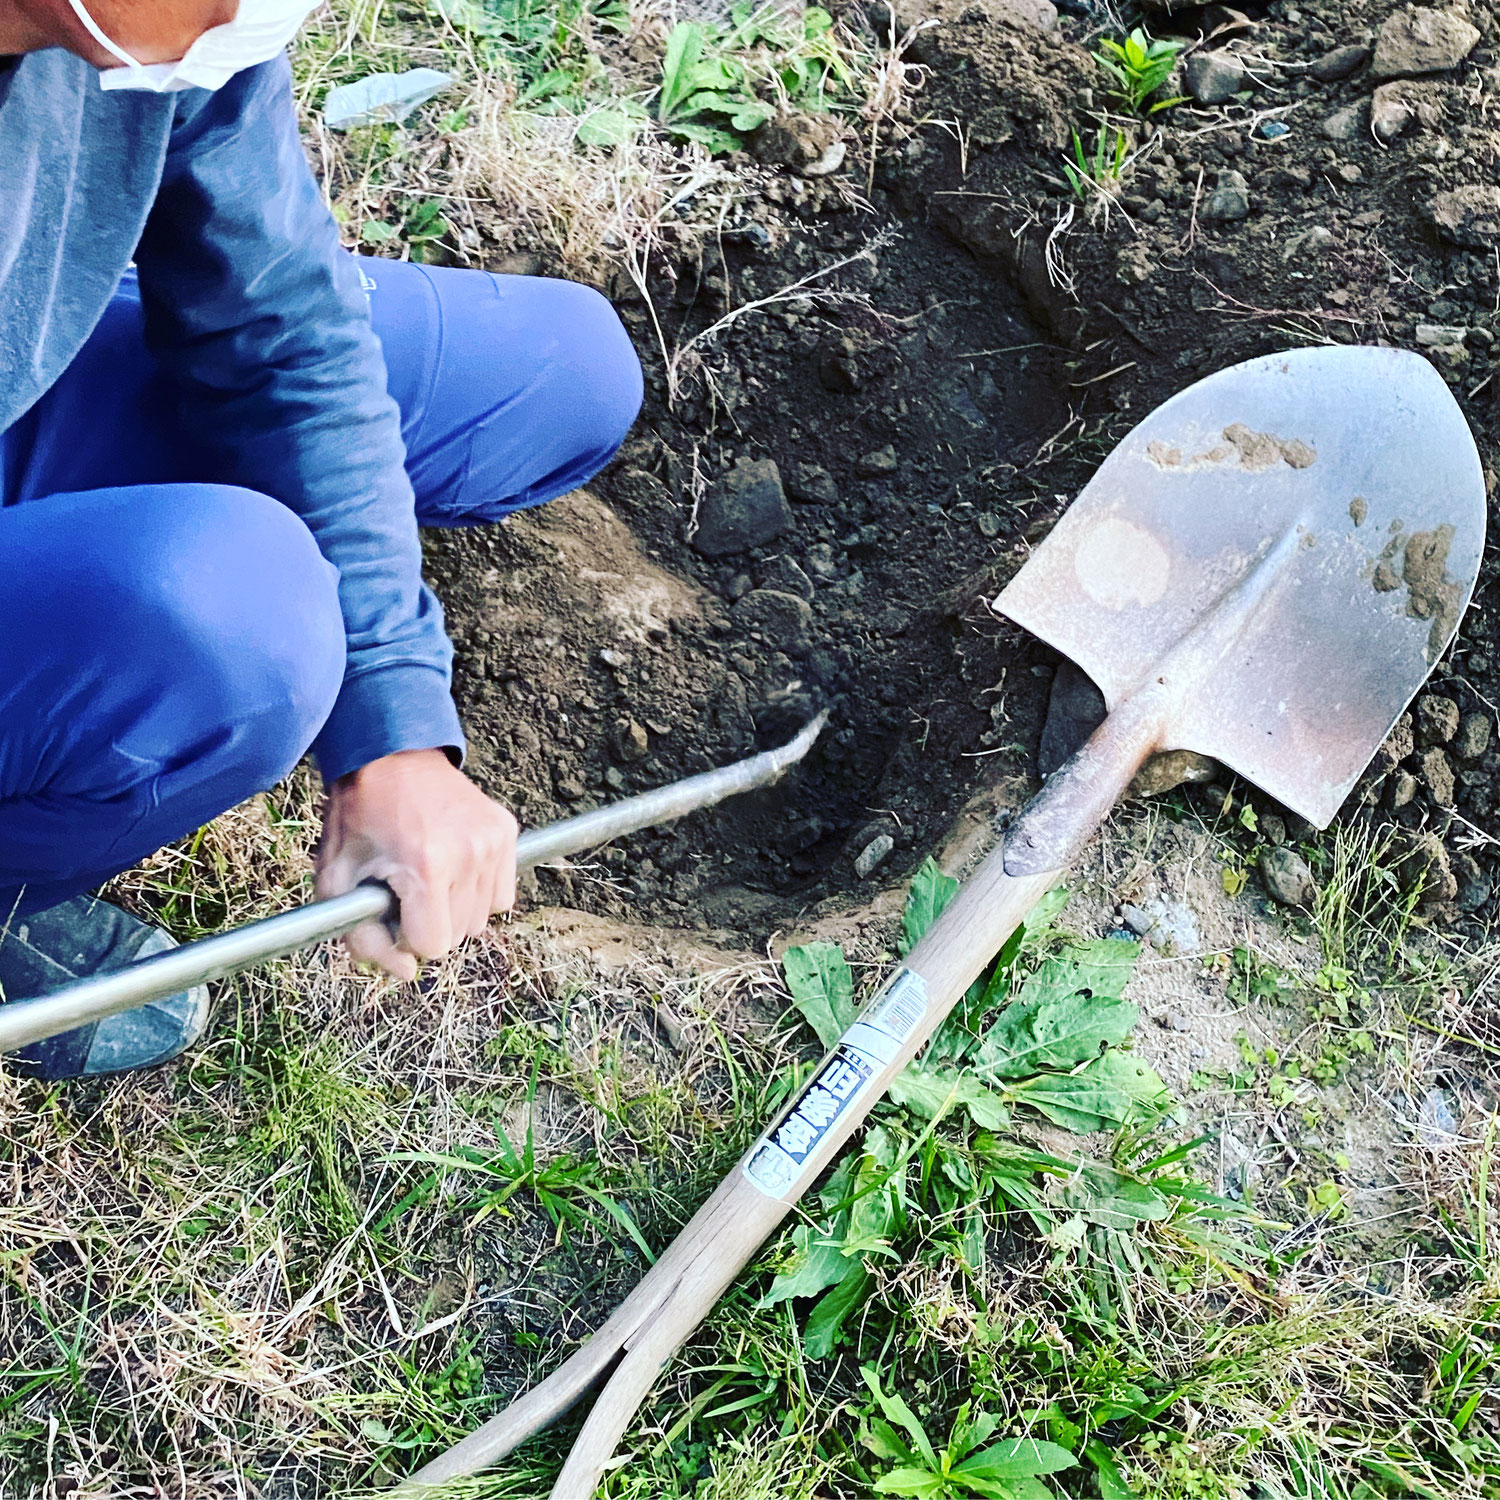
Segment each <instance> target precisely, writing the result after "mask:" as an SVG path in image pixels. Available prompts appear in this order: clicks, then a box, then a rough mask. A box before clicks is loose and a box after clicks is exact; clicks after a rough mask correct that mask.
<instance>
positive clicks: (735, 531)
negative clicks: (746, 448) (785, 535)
mask: <svg viewBox="0 0 1500 1500" xmlns="http://www.w3.org/2000/svg"><path fill="white" fill-rule="evenodd" d="M791 524H792V508H791V506H789V505H788V504H787V503H786V494H785V492H784V491H783V490H782V488H781V473H780V471H779V470H778V469H777V467H776V465H775V463H774V462H773V461H772V460H771V459H769V458H753V459H741V460H740V462H739V463H737V464H735V466H734V467H733V468H732V469H730V470H729V472H728V473H727V474H725V475H724V476H723V478H722V479H720V480H719V481H718V483H717V484H715V485H714V486H713V487H712V488H711V489H710V490H709V491H708V493H707V494H706V495H705V496H704V497H703V501H702V503H701V504H700V505H699V507H698V529H697V531H695V532H694V533H693V539H692V541H693V546H694V547H695V548H696V549H697V550H698V551H699V552H701V553H702V554H703V555H704V556H705V557H725V556H728V555H729V554H730V553H734V552H744V551H745V550H746V549H747V548H750V547H761V546H764V545H765V544H766V543H767V542H770V541H774V540H775V539H776V538H777V537H779V536H780V535H781V533H782V532H783V531H785V530H787V528H788V527H789V526H791Z"/></svg>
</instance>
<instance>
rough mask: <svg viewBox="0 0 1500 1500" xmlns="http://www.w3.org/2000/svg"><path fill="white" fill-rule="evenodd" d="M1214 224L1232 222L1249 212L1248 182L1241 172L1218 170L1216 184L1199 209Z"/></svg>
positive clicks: (1244, 216)
mask: <svg viewBox="0 0 1500 1500" xmlns="http://www.w3.org/2000/svg"><path fill="white" fill-rule="evenodd" d="M1199 212H1200V213H1201V215H1202V217H1203V218H1205V219H1207V220H1209V221H1210V222H1211V223H1215V224H1232V223H1234V222H1235V221H1236V220H1239V219H1243V218H1246V217H1248V215H1249V213H1250V184H1249V183H1248V182H1246V181H1245V177H1244V174H1243V173H1241V172H1234V171H1230V172H1220V173H1219V181H1218V185H1217V186H1216V187H1215V188H1214V190H1213V192H1211V193H1210V194H1209V195H1208V197H1207V198H1206V199H1205V200H1204V202H1203V207H1202V209H1201V210H1200V211H1199Z"/></svg>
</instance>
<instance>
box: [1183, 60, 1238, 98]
mask: <svg viewBox="0 0 1500 1500" xmlns="http://www.w3.org/2000/svg"><path fill="white" fill-rule="evenodd" d="M1184 71H1185V76H1186V78H1187V90H1188V93H1190V94H1191V95H1192V96H1193V98H1194V99H1196V100H1197V101H1198V103H1199V104H1223V103H1224V102H1225V101H1226V100H1229V99H1233V98H1234V96H1235V95H1236V94H1237V93H1239V91H1240V90H1241V89H1242V88H1244V86H1245V65H1244V63H1242V62H1241V61H1240V60H1239V58H1237V57H1236V56H1235V55H1234V54H1233V53H1232V52H1195V53H1194V54H1193V55H1192V56H1191V57H1190V58H1188V60H1187V67H1186V69H1185V70H1184Z"/></svg>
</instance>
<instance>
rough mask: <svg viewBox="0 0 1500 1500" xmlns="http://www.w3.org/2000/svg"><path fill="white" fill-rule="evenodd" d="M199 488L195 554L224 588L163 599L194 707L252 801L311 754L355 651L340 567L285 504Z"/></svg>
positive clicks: (159, 602)
mask: <svg viewBox="0 0 1500 1500" xmlns="http://www.w3.org/2000/svg"><path fill="white" fill-rule="evenodd" d="M194 488H195V489H197V490H198V491H199V493H200V496H201V497H202V500H201V501H200V503H203V504H204V509H205V511H206V512H207V517H208V519H206V523H205V524H203V525H201V526H200V527H198V528H195V530H194V535H193V538H192V544H191V546H190V548H189V552H190V555H191V556H192V557H193V566H194V567H195V568H196V569H197V571H198V572H199V573H200V576H207V577H211V578H216V579H218V580H219V581H220V583H221V584H222V587H220V588H217V589H213V590H210V589H207V588H198V589H194V590H192V591H191V592H190V593H188V594H186V595H185V594H184V592H183V591H181V590H178V591H176V592H175V594H174V597H173V598H172V599H171V600H170V601H166V600H162V599H160V598H158V600H157V601H156V604H157V607H158V608H162V607H165V608H166V609H167V610H168V612H169V615H170V619H171V626H172V629H173V632H174V634H175V635H176V637H177V638H178V640H180V641H181V642H182V645H183V653H184V661H183V667H184V669H185V673H184V675H185V687H186V692H185V693H184V700H185V706H186V707H187V708H188V709H189V710H190V711H192V710H197V711H198V712H199V713H201V715H202V718H201V721H200V722H201V726H202V731H203V732H206V733H208V734H210V735H217V736H219V737H220V740H221V744H222V746H223V751H224V752H225V753H226V755H227V756H228V758H229V759H230V760H232V761H233V763H234V768H235V771H236V772H237V775H238V778H239V779H240V780H241V781H242V782H243V783H244V784H245V789H246V790H245V795H249V794H250V793H252V792H254V791H257V790H261V789H263V788H265V787H268V786H271V785H273V784H274V783H275V782H277V781H279V780H280V779H281V778H282V777H283V776H285V775H286V774H287V773H288V772H289V771H290V770H291V769H292V767H293V766H295V765H296V764H297V762H298V761H299V760H300V759H301V758H302V756H303V755H304V754H306V752H307V749H308V747H309V746H310V745H311V744H312V742H313V739H314V737H315V736H316V735H317V733H318V731H319V730H320V729H321V728H322V727H323V723H324V720H326V719H327V717H328V715H329V713H330V711H331V710H332V708H333V704H334V700H335V698H337V696H338V692H339V688H340V686H341V684H342V682H343V676H344V665H345V657H346V653H347V644H346V638H345V631H344V622H343V615H342V611H341V610H340V608H339V597H338V570H337V569H336V568H334V567H333V565H332V564H331V563H329V562H328V561H327V559H325V558H324V557H323V555H322V553H321V552H319V550H318V545H317V543H316V541H314V539H313V535H312V533H311V532H310V531H309V530H308V529H307V527H306V526H305V525H304V524H303V522H302V521H301V520H300V519H299V518H298V517H297V516H296V515H294V514H293V513H292V512H291V511H290V510H288V509H287V508H286V507H285V506H284V505H281V504H280V503H278V502H277V501H275V500H272V499H270V498H268V497H267V496H264V495H261V494H258V493H256V492H254V491H251V490H240V489H230V488H228V487H222V486H195V487H194ZM205 490H207V491H209V494H208V495H204V494H203V492H204V491H205ZM205 502H206V503H205ZM225 769H226V770H227V769H228V768H227V767H226V768H225Z"/></svg>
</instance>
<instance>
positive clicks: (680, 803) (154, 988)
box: [0, 712, 828, 1053]
mask: <svg viewBox="0 0 1500 1500" xmlns="http://www.w3.org/2000/svg"><path fill="white" fill-rule="evenodd" d="M827 721H828V715H827V713H826V712H825V713H820V714H819V715H818V716H817V717H816V718H815V719H813V720H812V722H811V723H809V724H807V725H806V726H805V727H804V728H803V729H802V730H800V731H799V732H798V734H797V735H796V736H795V737H794V738H793V739H791V740H789V741H788V742H787V743H786V744H785V745H781V746H779V747H778V748H777V749H775V750H766V751H763V752H762V753H761V754H759V755H752V756H750V757H749V758H748V759H746V760H741V761H736V762H735V763H734V764H733V765H730V766H721V767H720V768H719V769H717V770H714V771H704V772H703V773H702V774H701V775H698V776H689V777H687V778H686V779H685V780H683V781H674V782H673V783H672V784H671V785H670V786H664V787H659V788H657V790H656V791H654V792H643V793H642V794H641V795H640V796H638V797H626V798H625V799H624V800H623V801H620V802H614V803H611V804H610V805H609V806H608V807H600V808H596V809H595V810H594V811H593V812H586V813H580V814H579V816H578V817H576V818H564V819H563V820H562V821H561V822H560V823H552V824H549V825H548V826H547V827H545V828H533V829H528V830H527V831H526V832H525V833H523V834H522V835H521V836H520V838H519V839H518V840H517V841H516V866H517V868H518V869H521V870H530V869H532V868H534V867H535V866H537V865H540V864H545V863H546V862H547V861H548V860H552V859H561V858H563V857H564V856H565V855H569V854H577V853H579V852H580V851H581V850H584V849H592V848H596V847H597V846H598V845H600V844H607V843H608V842H609V841H610V840H611V839H617V838H621V837H623V836H624V835H625V834H627V833H635V832H638V831H639V830H640V829H642V828H652V827H655V826H656V825H658V824H660V823H670V822H672V821H673V820H674V819H676V818H681V817H684V816H686V815H687V814H688V813H690V812H697V811H698V810H699V809H700V808H705V807H712V806H713V805H714V804H715V803H718V802H722V801H724V800H725V799H726V798H727V797H734V796H737V795H738V794H739V793H741V792H748V791H753V790H754V789H755V788H757V787H763V786H767V785H769V784H770V783H771V782H773V781H775V780H777V778H778V777H780V776H781V775H782V773H783V772H785V771H786V770H788V769H789V768H790V767H791V766H794V765H796V764H797V762H798V761H800V760H801V759H802V758H803V757H804V756H805V755H806V754H807V752H808V751H809V750H810V749H811V748H812V745H813V742H814V741H815V740H816V739H817V737H818V735H819V734H820V733H821V732H822V730H823V726H824V724H826V723H827ZM396 912H397V902H396V897H395V895H394V894H393V893H392V891H391V889H390V887H389V886H386V885H383V884H381V883H380V882H378V881H367V882H366V883H364V884H363V885H358V886H356V887H355V888H354V889H353V890H352V891H346V892H345V893H344V894H343V895H342V896H332V897H330V898H329V899H328V900H326V901H313V902H310V903H309V904H308V905H306V906H299V907H295V908H294V909H293V910H291V911H288V912H282V913H281V915H280V916H275V917H266V918H264V919H263V920H261V921H259V922H251V923H249V924H248V925H246V926H244V927H236V928H234V929H233V930H232V931H230V932H223V933H220V934H218V936H216V937H210V938H202V939H200V940H199V941H198V942H196V943H186V944H184V945H183V946H182V947H181V948H173V949H171V950H169V951H168V952H166V953H159V954H156V955H155V956H154V957H152V958H144V959H141V960H140V961H139V962H137V963H133V964H129V965H127V966H126V967H125V968H123V969H116V970H115V971H114V972H113V973H109V974H99V975H95V976H93V977H91V978H88V979H80V980H78V981H77V982H76V983H74V984H69V985H64V986H63V987H62V988H61V989H57V990H53V991H52V992H51V993H50V994H47V995H39V996H36V997H35V998H33V999H28V1000H13V1001H11V1002H10V1003H9V1004H4V1005H0V1053H4V1052H14V1051H15V1050H16V1048H18V1047H25V1046H27V1045H28V1044H29V1043H31V1042H39V1041H41V1040H42V1039H43V1038H45V1037H49V1036H56V1035H58V1033H60V1032H63V1031H71V1030H72V1029H73V1027H75V1026H83V1025H85V1024H87V1023H88V1022H90V1021H102V1020H103V1019H104V1018H105V1017H106V1016H113V1015H118V1014H119V1012H121V1011H123V1010H133V1009H134V1008H135V1007H136V1006H138V1005H145V1004H146V1003H147V1002H148V1001H150V1000H157V999H160V998H161V997H162V996H164V995H173V994H176V993H177V992H178V991H179V990H185V989H190V988H191V987H192V986H193V985H195V984H203V983H205V982H206V981H208V980H210V979H222V978H223V977H224V976H225V975H226V974H237V973H238V972H239V971H240V970H241V969H248V968H250V967H252V966H253V965H255V964H260V963H265V962H267V961H268V960H270V959H273V958H281V957H283V956H284V955H286V954H288V953H295V952H296V951H297V950H298V949H299V948H306V947H308V946H310V945H311V944H313V943H320V942H323V941H324V940H325V939H327V938H336V937H342V936H343V935H344V934H345V933H347V932H352V931H353V930H354V929H355V928H356V927H358V926H359V925H360V924H361V923H364V922H377V921H388V920H391V919H393V918H394V917H395V915H396Z"/></svg>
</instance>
